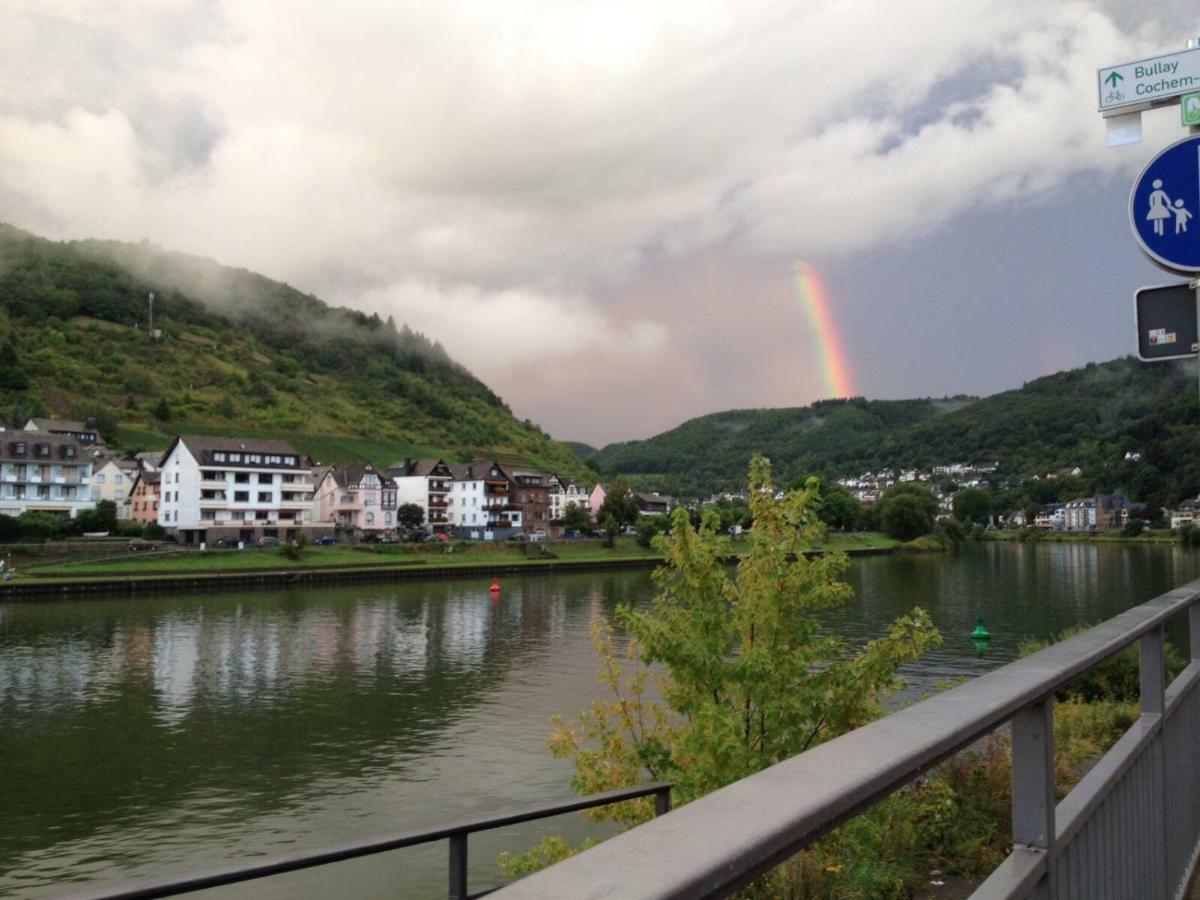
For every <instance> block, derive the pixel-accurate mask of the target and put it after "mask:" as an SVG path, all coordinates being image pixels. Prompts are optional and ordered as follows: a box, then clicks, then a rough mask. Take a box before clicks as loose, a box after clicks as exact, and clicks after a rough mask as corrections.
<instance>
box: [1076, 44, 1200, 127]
mask: <svg viewBox="0 0 1200 900" xmlns="http://www.w3.org/2000/svg"><path fill="white" fill-rule="evenodd" d="M1096 82H1097V85H1098V86H1099V89H1100V112H1102V113H1107V112H1108V111H1109V110H1110V109H1121V108H1123V107H1129V106H1142V107H1149V106H1151V105H1158V104H1159V103H1162V102H1163V101H1169V100H1172V99H1173V98H1175V97H1178V96H1179V95H1180V94H1190V93H1193V92H1195V91H1200V47H1198V48H1196V49H1194V50H1180V51H1179V52H1178V53H1168V54H1167V55H1165V56H1154V57H1151V58H1150V59H1139V60H1136V61H1135V62H1129V63H1122V64H1121V65H1119V66H1109V67H1108V68H1106V69H1101V70H1100V71H1099V72H1097V73H1096Z"/></svg>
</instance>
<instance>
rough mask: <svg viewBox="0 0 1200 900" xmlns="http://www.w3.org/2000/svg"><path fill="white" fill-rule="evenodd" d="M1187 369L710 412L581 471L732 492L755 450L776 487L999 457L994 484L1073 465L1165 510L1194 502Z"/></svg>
mask: <svg viewBox="0 0 1200 900" xmlns="http://www.w3.org/2000/svg"><path fill="white" fill-rule="evenodd" d="M1195 365H1196V364H1195V363H1194V362H1177V363H1155V364H1146V363H1142V362H1140V361H1138V360H1136V359H1134V358H1132V357H1124V358H1121V359H1116V360H1111V361H1109V362H1106V363H1099V364H1097V363H1090V364H1088V365H1087V366H1084V367H1082V368H1079V369H1073V370H1070V371H1066V372H1058V373H1056V374H1054V375H1048V376H1046V377H1043V378H1038V379H1035V380H1033V381H1030V382H1028V383H1026V384H1025V385H1023V386H1022V387H1020V388H1016V389H1014V390H1010V391H1003V392H1001V393H999V394H994V395H992V396H990V397H985V398H970V397H965V396H962V397H954V398H946V399H943V400H928V399H926V400H864V399H862V398H854V399H852V400H826V401H821V402H819V403H815V404H813V405H812V406H807V407H799V408H793V409H764V410H733V411H729V412H722V413H713V414H711V415H707V416H702V417H700V418H697V419H692V420H690V421H688V422H685V423H683V424H682V425H680V426H679V427H677V428H673V429H671V430H670V431H667V432H664V433H663V434H660V435H657V436H655V437H652V438H649V439H647V440H643V441H627V442H622V443H616V444H610V445H608V446H606V447H604V448H602V449H601V450H599V451H598V452H596V453H595V454H593V455H592V456H591V457H589V462H590V463H591V464H593V465H595V466H597V467H598V468H599V470H600V471H601V472H603V473H605V474H606V475H613V474H617V473H620V474H626V475H630V476H632V477H633V479H634V481H635V482H636V483H638V484H641V485H643V486H645V487H654V488H659V489H663V490H668V491H671V492H674V493H677V494H682V495H685V496H687V495H699V494H704V493H708V492H710V491H713V490H718V489H724V488H729V487H735V486H738V485H740V484H741V483H742V482H743V480H744V478H745V471H746V465H747V464H748V462H749V459H750V456H751V455H752V454H753V453H755V452H761V453H764V454H766V455H767V456H768V457H769V458H770V459H771V460H772V463H773V464H774V466H775V470H776V472H777V473H778V474H779V475H781V476H782V478H783V480H785V481H786V480H789V479H791V478H793V477H796V476H798V475H800V474H804V473H820V474H824V475H827V476H836V475H848V474H857V473H861V472H863V471H865V470H869V469H870V470H877V469H880V468H892V467H897V468H931V467H932V466H934V465H938V464H940V463H950V462H983V461H988V462H993V461H994V462H999V463H1000V464H1001V469H1000V476H1001V477H1019V476H1032V475H1044V474H1045V473H1047V472H1052V471H1054V470H1056V469H1059V468H1062V467H1068V466H1070V467H1074V466H1079V467H1080V468H1082V469H1083V470H1084V476H1083V477H1084V481H1085V482H1086V484H1088V485H1091V486H1095V487H1096V488H1098V489H1112V488H1115V487H1123V488H1125V489H1126V490H1129V491H1130V492H1131V494H1132V495H1133V496H1135V497H1136V498H1137V499H1141V500H1148V501H1151V502H1157V503H1159V504H1168V503H1175V502H1178V500H1180V499H1183V498H1185V497H1190V496H1195V495H1196V494H1197V493H1200V427H1198V422H1200V411H1198V405H1200V404H1198V401H1197V389H1196V375H1195ZM1127 454H1129V455H1131V458H1129V459H1127V458H1126V455H1127ZM1133 454H1137V455H1138V456H1139V458H1138V459H1133V458H1132V455H1133Z"/></svg>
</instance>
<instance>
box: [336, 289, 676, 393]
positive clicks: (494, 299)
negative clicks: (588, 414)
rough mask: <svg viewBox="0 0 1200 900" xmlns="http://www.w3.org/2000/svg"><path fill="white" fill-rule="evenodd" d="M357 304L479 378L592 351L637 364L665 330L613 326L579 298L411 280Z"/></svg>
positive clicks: (658, 346)
mask: <svg viewBox="0 0 1200 900" xmlns="http://www.w3.org/2000/svg"><path fill="white" fill-rule="evenodd" d="M359 299H360V304H361V306H362V307H363V308H365V309H368V310H373V311H375V312H378V313H379V314H380V315H381V316H393V317H395V318H396V319H397V320H398V321H403V322H407V323H408V324H409V325H410V326H411V327H413V328H415V329H416V330H418V331H422V332H424V333H426V334H428V335H431V336H433V337H435V338H436V339H437V340H440V341H441V342H442V344H443V345H444V346H445V347H446V349H447V350H448V351H449V352H450V355H451V356H454V357H455V358H456V359H458V360H460V361H461V362H462V363H464V364H465V365H467V366H468V367H469V368H470V369H471V370H472V371H474V372H476V373H477V374H480V375H484V376H489V375H491V376H496V375H501V374H503V373H504V371H505V370H506V369H511V368H513V367H515V366H519V365H520V364H522V363H528V362H530V361H531V359H536V360H538V361H539V363H544V362H545V361H547V360H550V361H553V360H554V358H555V357H566V358H568V359H580V358H582V357H583V356H584V355H585V354H595V353H605V354H608V355H625V356H628V357H630V358H631V359H637V358H638V357H643V356H648V355H652V354H655V353H657V352H659V351H661V350H662V349H663V348H664V347H665V346H666V342H667V332H666V329H665V328H664V327H663V326H662V325H661V324H659V323H657V322H652V321H649V320H646V319H634V320H632V321H626V322H619V323H618V322H613V321H611V320H610V319H608V318H607V317H606V316H605V315H604V314H603V313H602V312H601V311H600V310H599V309H598V308H597V307H596V306H595V304H593V303H590V302H588V301H587V300H584V299H583V298H580V297H562V296H549V295H546V294H543V293H539V292H537V291H533V290H527V289H520V288H514V289H507V290H500V291H494V292H486V291H483V290H480V289H479V288H477V287H474V286H471V285H455V286H451V287H440V286H438V285H436V284H433V283H431V282H418V281H409V282H402V283H398V284H394V285H388V286H387V287H384V288H376V289H373V290H370V291H368V292H366V293H365V294H363V295H362V296H361V297H360V298H359ZM532 351H536V352H532Z"/></svg>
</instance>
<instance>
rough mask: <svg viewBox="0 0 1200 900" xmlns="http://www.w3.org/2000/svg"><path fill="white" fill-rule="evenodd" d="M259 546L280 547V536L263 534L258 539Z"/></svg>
mask: <svg viewBox="0 0 1200 900" xmlns="http://www.w3.org/2000/svg"><path fill="white" fill-rule="evenodd" d="M258 546H260V547H278V546H279V538H277V537H272V536H271V535H269V534H266V535H263V536H262V537H260V538H259V539H258Z"/></svg>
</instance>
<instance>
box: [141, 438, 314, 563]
mask: <svg viewBox="0 0 1200 900" xmlns="http://www.w3.org/2000/svg"><path fill="white" fill-rule="evenodd" d="M160 474H161V476H162V481H161V484H160V486H159V492H160V497H159V503H158V524H159V525H161V526H162V527H163V528H164V529H166V531H167V533H168V534H170V535H173V536H174V538H175V539H176V540H177V541H179V542H180V543H184V544H198V543H201V542H207V543H212V542H213V541H215V540H217V539H219V538H222V537H229V538H235V539H237V540H240V541H247V542H249V541H255V540H257V539H258V538H261V537H275V538H278V539H279V540H281V541H289V540H293V539H295V538H296V537H298V536H299V535H300V534H305V535H307V536H309V537H314V536H316V535H317V534H320V533H324V532H325V531H327V530H329V526H328V525H325V524H323V523H321V522H318V521H316V520H315V517H314V515H313V491H314V485H313V483H312V470H311V469H310V467H309V464H308V460H307V459H305V458H304V457H302V456H301V455H300V454H299V453H298V452H296V450H295V448H294V447H292V445H291V444H288V443H286V442H284V441H267V440H255V439H250V438H226V437H208V436H200V435H187V436H184V435H181V436H179V437H177V438H175V441H174V443H172V444H171V446H170V448H169V449H168V450H167V452H166V453H165V454H164V455H163V458H162V465H161V466H160Z"/></svg>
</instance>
